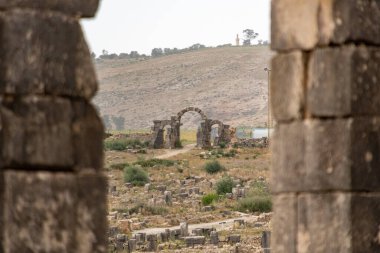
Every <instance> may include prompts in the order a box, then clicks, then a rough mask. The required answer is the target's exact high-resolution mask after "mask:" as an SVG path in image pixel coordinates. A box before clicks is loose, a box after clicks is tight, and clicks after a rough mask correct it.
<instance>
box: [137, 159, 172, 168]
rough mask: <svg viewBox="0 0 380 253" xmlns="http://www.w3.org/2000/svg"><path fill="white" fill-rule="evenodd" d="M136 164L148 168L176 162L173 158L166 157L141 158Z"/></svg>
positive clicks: (170, 164) (169, 165) (166, 165)
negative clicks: (167, 158) (166, 158)
mask: <svg viewBox="0 0 380 253" xmlns="http://www.w3.org/2000/svg"><path fill="white" fill-rule="evenodd" d="M134 164H137V165H140V166H141V167H144V168H148V167H154V166H165V167H171V166H173V165H175V162H174V161H172V160H165V159H157V158H153V159H149V160H143V159H140V160H138V161H137V162H135V163H134Z"/></svg>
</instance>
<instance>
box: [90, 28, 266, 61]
mask: <svg viewBox="0 0 380 253" xmlns="http://www.w3.org/2000/svg"><path fill="white" fill-rule="evenodd" d="M258 36H259V34H258V33H256V32H255V31H254V30H252V29H245V30H243V39H242V40H243V43H242V44H243V46H252V42H253V41H254V40H255V39H256V38H257V37H258ZM256 45H259V46H260V45H269V42H268V41H267V40H266V41H264V40H258V43H257V44H256ZM217 47H232V44H223V45H219V46H217ZM205 48H213V47H206V46H205V45H202V44H200V43H196V44H194V45H191V46H190V47H187V48H182V49H178V48H153V49H152V51H151V54H150V55H146V54H140V53H139V52H138V51H131V52H130V53H120V54H115V53H111V54H110V53H108V51H107V50H103V51H102V54H101V55H99V56H98V57H97V56H96V54H95V53H94V52H92V53H91V56H92V58H93V59H100V60H106V59H108V60H113V59H139V60H141V59H142V60H145V59H149V58H155V57H160V56H166V55H173V54H180V53H186V52H191V51H197V50H201V49H205Z"/></svg>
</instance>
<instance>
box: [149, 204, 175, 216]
mask: <svg viewBox="0 0 380 253" xmlns="http://www.w3.org/2000/svg"><path fill="white" fill-rule="evenodd" d="M168 212H169V211H168V209H167V208H166V207H163V206H145V207H144V213H145V214H150V215H165V214H167V213H168Z"/></svg>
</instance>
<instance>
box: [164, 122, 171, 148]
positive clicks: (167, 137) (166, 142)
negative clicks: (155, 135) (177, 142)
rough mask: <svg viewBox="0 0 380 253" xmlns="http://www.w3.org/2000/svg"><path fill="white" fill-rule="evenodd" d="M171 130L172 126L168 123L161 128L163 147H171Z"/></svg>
mask: <svg viewBox="0 0 380 253" xmlns="http://www.w3.org/2000/svg"><path fill="white" fill-rule="evenodd" d="M171 132H172V127H171V126H170V125H166V126H164V128H163V136H164V148H170V147H171V138H170V134H171Z"/></svg>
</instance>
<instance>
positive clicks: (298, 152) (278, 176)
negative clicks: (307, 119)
mask: <svg viewBox="0 0 380 253" xmlns="http://www.w3.org/2000/svg"><path fill="white" fill-rule="evenodd" d="M304 132H305V126H304V124H303V122H301V121H294V122H291V123H287V124H279V125H278V126H277V127H276V130H275V133H274V136H273V142H272V145H271V147H272V153H273V159H272V170H271V190H272V191H273V192H284V191H298V190H299V189H303V185H304V180H303V179H304V178H305V175H306V168H305V161H304V155H305V139H304V136H305V133H304Z"/></svg>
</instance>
